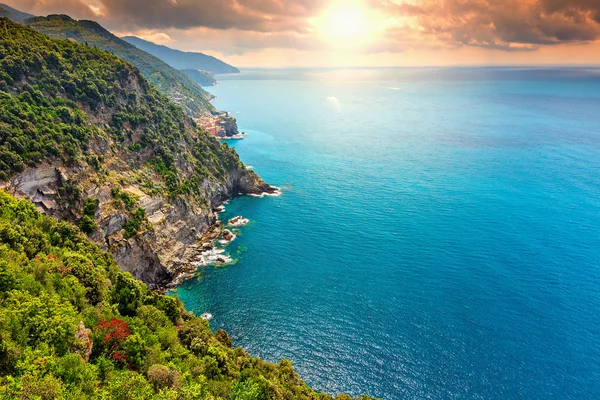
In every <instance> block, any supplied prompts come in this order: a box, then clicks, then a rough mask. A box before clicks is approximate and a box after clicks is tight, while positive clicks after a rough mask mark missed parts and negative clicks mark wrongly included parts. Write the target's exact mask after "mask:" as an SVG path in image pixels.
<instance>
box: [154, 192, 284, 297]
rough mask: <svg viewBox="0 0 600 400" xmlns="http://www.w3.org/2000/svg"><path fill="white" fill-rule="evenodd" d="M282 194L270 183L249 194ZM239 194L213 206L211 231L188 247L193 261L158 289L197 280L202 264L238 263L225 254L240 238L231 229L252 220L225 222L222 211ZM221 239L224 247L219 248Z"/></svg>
mask: <svg viewBox="0 0 600 400" xmlns="http://www.w3.org/2000/svg"><path fill="white" fill-rule="evenodd" d="M281 194H282V192H281V189H280V188H278V187H276V186H270V185H269V186H268V187H267V188H265V190H264V191H262V192H260V193H248V194H246V196H250V197H258V198H263V197H265V196H271V197H278V196H281ZM236 197H241V196H233V197H231V198H228V199H225V200H223V201H221V202H219V203H217V205H216V206H215V207H213V208H212V210H211V213H210V216H211V218H212V219H213V222H212V223H211V224H210V225H209V226H208V228H207V230H206V231H205V232H204V233H202V235H201V236H200V237H199V239H197V240H196V241H195V242H194V243H193V244H191V245H190V246H188V247H189V248H191V249H192V251H193V252H192V255H191V257H190V258H189V261H188V262H186V263H185V264H184V265H181V266H179V267H178V268H177V269H176V270H174V271H172V274H173V276H172V278H171V279H170V281H169V282H167V283H166V284H165V285H164V286H163V287H158V288H157V289H156V291H157V292H160V293H163V294H164V293H167V292H169V291H175V290H177V288H178V287H179V286H180V285H181V284H182V283H184V282H185V281H188V280H191V279H194V278H195V277H196V276H197V273H198V270H199V268H200V267H204V266H217V267H223V266H227V265H230V264H232V263H234V262H235V260H233V259H231V257H229V256H227V255H224V254H223V253H224V252H225V247H226V246H227V245H228V244H230V243H231V242H233V240H235V238H236V235H235V233H233V232H231V231H230V230H229V229H227V228H239V227H241V226H245V225H246V224H247V223H248V220H247V219H245V218H243V217H241V216H236V217H234V218H232V219H231V220H229V223H227V222H228V221H224V220H221V219H220V218H219V214H221V213H223V212H225V205H226V204H228V203H229V202H230V201H231V200H233V199H235V198H236ZM235 220H238V221H240V222H237V223H233V224H232V223H231V221H235ZM225 232H229V234H232V235H233V236H229V238H228V239H227V238H226V237H227V236H228V234H225V235H224V233H225ZM217 242H218V243H219V244H220V245H221V246H222V247H218V245H217ZM222 254H223V255H222Z"/></svg>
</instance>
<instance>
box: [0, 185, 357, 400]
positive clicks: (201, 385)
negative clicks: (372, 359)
mask: <svg viewBox="0 0 600 400" xmlns="http://www.w3.org/2000/svg"><path fill="white" fill-rule="evenodd" d="M0 397H1V398H3V399H73V400H75V399H77V400H78V399H113V400H121V399H122V400H126V399H127V400H135V399H152V398H156V399H172V400H178V399H232V400H235V399H239V400H249V399H253V400H254V399H256V400H268V399H282V400H283V399H302V400H304V399H330V398H331V397H330V396H328V395H324V394H319V393H316V392H314V391H313V390H311V389H310V388H309V387H308V386H307V385H306V384H305V383H304V382H303V381H302V380H301V379H300V378H299V377H298V375H297V374H296V373H295V372H294V370H293V368H292V365H291V363H290V362H289V361H286V360H283V361H281V362H280V363H279V364H270V363H267V362H264V361H262V360H260V359H258V358H253V357H251V356H249V355H248V354H246V353H245V352H244V350H243V349H241V348H233V347H232V346H231V339H230V338H229V337H228V336H227V334H226V333H225V332H223V331H221V330H219V331H217V332H216V333H214V334H213V332H211V330H210V328H209V326H208V323H207V322H206V321H204V320H202V319H200V318H197V317H195V316H193V315H192V314H190V313H187V312H186V311H185V310H184V308H183V306H182V305H181V302H179V301H178V300H177V299H175V298H172V297H166V296H162V295H159V294H156V293H153V292H151V291H149V290H148V288H147V287H146V286H145V285H144V284H143V283H141V282H138V281H136V280H134V279H133V278H132V277H131V275H129V274H127V273H122V272H120V271H119V267H118V266H117V265H116V264H115V262H114V261H113V260H112V258H111V257H110V255H107V254H104V253H103V252H101V251H100V250H99V249H98V247H96V246H95V245H94V244H93V243H92V242H91V241H89V240H88V239H87V238H86V237H85V235H83V234H82V233H80V232H79V231H78V229H77V228H76V227H75V226H72V225H70V224H68V223H65V222H57V221H55V220H53V219H51V218H49V217H45V216H42V215H40V214H39V213H38V212H37V211H36V210H35V208H34V206H33V205H32V204H31V203H28V202H26V201H22V200H15V199H14V198H13V197H11V196H9V195H8V194H6V193H5V192H3V191H0ZM338 398H339V399H344V400H345V399H348V397H347V396H338ZM365 399H366V398H365Z"/></svg>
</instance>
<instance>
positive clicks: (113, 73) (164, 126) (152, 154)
mask: <svg viewBox="0 0 600 400" xmlns="http://www.w3.org/2000/svg"><path fill="white" fill-rule="evenodd" d="M98 141H101V142H106V141H108V142H109V143H113V144H114V146H111V149H112V153H113V154H115V155H117V156H119V157H120V158H121V159H125V160H127V162H128V163H129V164H130V166H131V167H136V168H141V167H142V166H144V165H149V166H152V167H153V168H154V170H155V171H156V172H157V173H158V174H159V175H160V176H161V177H162V178H163V182H157V185H158V188H159V189H158V190H159V191H161V190H162V191H164V193H166V194H168V195H169V196H171V197H175V196H179V195H192V196H195V197H198V198H202V196H203V195H204V192H203V190H202V187H201V183H202V182H203V181H204V180H205V179H209V180H213V181H219V182H222V181H224V180H225V179H226V176H227V174H228V172H229V171H231V170H233V169H236V168H241V163H240V161H239V158H238V156H237V154H236V153H235V151H233V150H231V149H229V148H228V147H227V146H226V145H220V144H219V142H218V141H216V140H214V139H213V138H211V137H209V135H208V134H206V133H205V132H204V131H201V130H199V129H197V128H196V127H195V125H194V124H193V122H192V121H191V120H190V119H189V118H187V117H186V116H185V114H184V112H183V111H182V110H181V108H179V107H177V106H176V105H175V104H173V103H172V102H170V101H169V100H167V98H165V97H164V96H162V95H161V94H160V93H158V92H157V91H156V90H155V89H154V87H153V86H152V85H150V84H149V83H148V82H147V81H146V80H145V79H144V78H143V77H142V76H141V74H140V72H139V71H138V70H137V69H136V68H135V67H134V66H133V65H131V64H129V63H127V62H125V61H123V60H120V59H118V58H117V57H115V56H114V55H112V54H110V53H107V52H105V51H103V50H100V49H98V48H94V47H91V46H86V45H80V44H78V43H76V42H73V41H70V40H57V39H51V38H49V37H48V36H46V35H43V34H41V33H37V32H35V31H34V30H32V29H31V28H29V27H24V26H21V25H18V24H16V23H13V22H12V21H9V20H8V19H0V181H4V180H6V179H7V178H8V177H10V176H11V175H12V174H14V173H15V172H20V171H22V170H23V169H24V168H25V167H26V166H35V165H37V164H39V163H40V162H41V161H43V160H49V159H50V160H59V161H61V162H62V163H64V164H67V165H69V164H74V163H77V162H80V161H82V160H86V161H87V162H88V164H90V165H91V166H93V167H94V168H95V169H96V170H100V169H101V162H102V161H104V160H105V156H107V154H105V152H103V153H102V154H94V153H93V150H92V147H93V146H92V145H93V144H94V143H96V142H98ZM108 155H110V154H108ZM182 165H183V166H185V168H184V169H182V168H180V167H178V166H182ZM203 201H204V200H203ZM87 222H89V221H87ZM88 225H89V224H88ZM132 228H133V227H132Z"/></svg>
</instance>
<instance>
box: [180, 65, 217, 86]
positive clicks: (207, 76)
mask: <svg viewBox="0 0 600 400" xmlns="http://www.w3.org/2000/svg"><path fill="white" fill-rule="evenodd" d="M181 72H183V73H184V74H186V75H187V76H188V77H190V79H192V80H193V81H194V82H196V83H197V84H199V85H201V86H213V85H215V84H216V83H217V80H216V79H215V77H214V76H213V75H212V74H211V73H210V72H206V71H199V70H197V69H182V70H181Z"/></svg>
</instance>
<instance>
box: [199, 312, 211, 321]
mask: <svg viewBox="0 0 600 400" xmlns="http://www.w3.org/2000/svg"><path fill="white" fill-rule="evenodd" d="M212 317H213V316H212V314H211V313H204V314H202V315H201V316H200V318H202V319H204V320H207V321H210V320H211V319H212Z"/></svg>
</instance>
